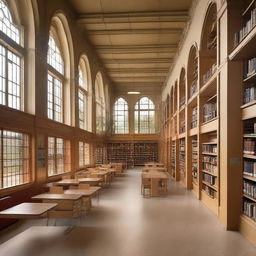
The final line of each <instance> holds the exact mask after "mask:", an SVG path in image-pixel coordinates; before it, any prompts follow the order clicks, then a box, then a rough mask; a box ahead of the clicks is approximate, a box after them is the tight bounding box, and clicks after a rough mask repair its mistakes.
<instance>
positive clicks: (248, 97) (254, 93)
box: [244, 85, 256, 104]
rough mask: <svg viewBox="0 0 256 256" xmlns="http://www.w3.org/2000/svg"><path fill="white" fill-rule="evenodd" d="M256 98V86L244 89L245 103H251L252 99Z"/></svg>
mask: <svg viewBox="0 0 256 256" xmlns="http://www.w3.org/2000/svg"><path fill="white" fill-rule="evenodd" d="M254 100H256V86H255V85H253V86H251V87H248V88H245V89H244V104H247V103H250V102H251V101H254Z"/></svg>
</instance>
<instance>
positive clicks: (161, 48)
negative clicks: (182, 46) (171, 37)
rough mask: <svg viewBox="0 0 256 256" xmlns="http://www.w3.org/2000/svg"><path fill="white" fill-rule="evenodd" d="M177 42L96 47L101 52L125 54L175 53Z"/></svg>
mask: <svg viewBox="0 0 256 256" xmlns="http://www.w3.org/2000/svg"><path fill="white" fill-rule="evenodd" d="M177 47H178V46H177V44H159V45H143V44H141V45H107V46H106V45H96V46H95V47H94V49H95V50H96V51H97V52H99V53H111V54H125V53H127V54H128V53H133V54H136V53H138V54H140V53H155V52H157V53H175V52H176V50H177Z"/></svg>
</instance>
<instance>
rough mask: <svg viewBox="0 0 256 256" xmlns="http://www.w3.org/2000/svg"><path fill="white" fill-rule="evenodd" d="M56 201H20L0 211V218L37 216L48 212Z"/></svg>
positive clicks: (54, 205)
mask: <svg viewBox="0 0 256 256" xmlns="http://www.w3.org/2000/svg"><path fill="white" fill-rule="evenodd" d="M56 206H57V204H56V203H21V204H18V205H16V206H13V207H11V208H8V209H6V210H3V211H1V212H0V218H8V219H27V218H29V219H30V218H39V217H40V216H41V215H43V214H46V213H48V212H49V211H50V210H52V209H53V208H54V207H56Z"/></svg>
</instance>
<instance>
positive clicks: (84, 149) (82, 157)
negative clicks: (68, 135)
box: [79, 141, 90, 167]
mask: <svg viewBox="0 0 256 256" xmlns="http://www.w3.org/2000/svg"><path fill="white" fill-rule="evenodd" d="M89 164H90V144H88V143H85V142H83V141H79V166H80V167H83V166H85V165H89Z"/></svg>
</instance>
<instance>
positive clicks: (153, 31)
mask: <svg viewBox="0 0 256 256" xmlns="http://www.w3.org/2000/svg"><path fill="white" fill-rule="evenodd" d="M182 31H183V30H182V29H180V28H166V29H152V28H150V29H109V30H108V29H105V30H86V34H87V35H102V36H105V35H131V34H133V35H141V34H157V35H158V34H178V35H179V34H181V33H182Z"/></svg>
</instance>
